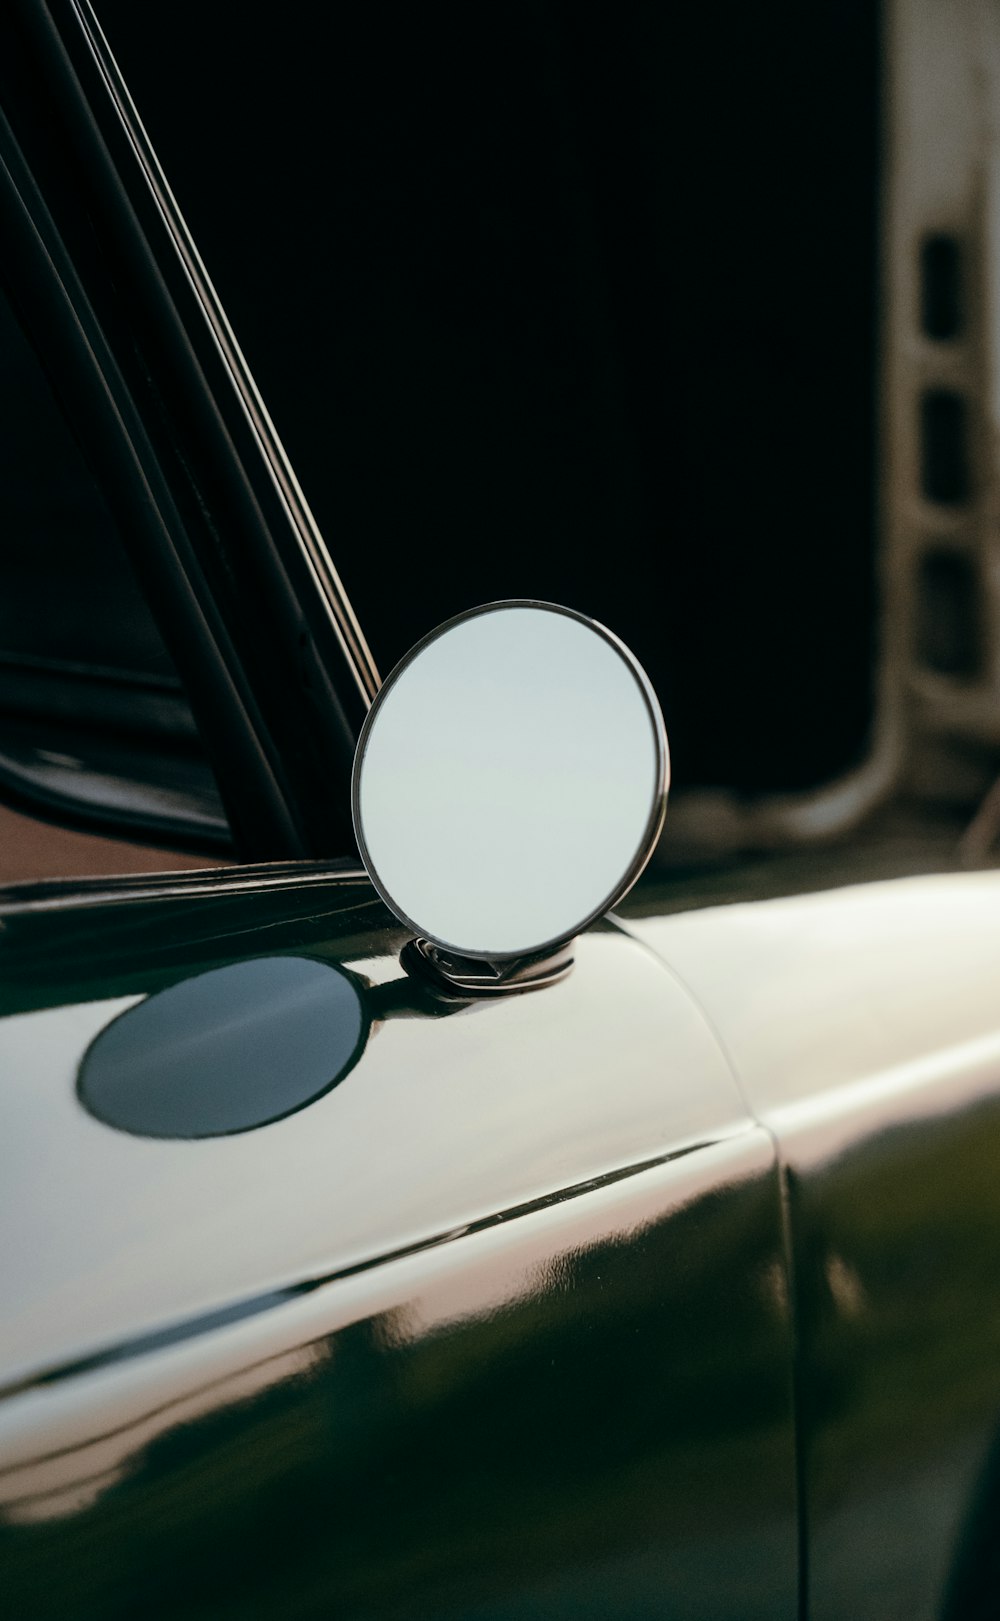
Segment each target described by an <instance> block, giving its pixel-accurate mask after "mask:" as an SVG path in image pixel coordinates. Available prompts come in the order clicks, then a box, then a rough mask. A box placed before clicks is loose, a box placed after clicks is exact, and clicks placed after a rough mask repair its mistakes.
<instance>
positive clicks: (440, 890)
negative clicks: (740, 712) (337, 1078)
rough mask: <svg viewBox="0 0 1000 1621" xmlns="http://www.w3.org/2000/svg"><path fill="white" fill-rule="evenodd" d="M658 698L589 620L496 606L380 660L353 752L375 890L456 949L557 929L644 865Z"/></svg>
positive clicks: (662, 781)
mask: <svg viewBox="0 0 1000 1621" xmlns="http://www.w3.org/2000/svg"><path fill="white" fill-rule="evenodd" d="M667 773H668V759H667V748H666V738H665V735H664V732H663V723H662V719H661V717H660V712H659V707H658V705H657V702H656V698H655V696H654V694H653V692H652V689H651V688H650V686H649V683H648V681H647V680H646V678H645V676H644V675H643V673H642V671H641V669H640V668H639V666H638V665H637V664H636V662H635V660H634V659H633V658H632V656H631V654H630V653H628V651H627V650H626V649H625V648H624V647H622V645H621V643H619V642H618V641H617V640H616V639H615V638H614V637H613V636H610V635H609V634H608V632H606V631H605V630H603V629H602V627H600V626H598V625H595V624H594V623H593V622H592V621H590V620H587V619H584V618H582V617H581V616H579V615H577V614H572V613H570V612H568V611H567V610H565V609H561V608H556V607H553V606H551V605H549V604H544V603H497V604H491V605H489V606H488V607H486V608H483V609H478V610H475V611H473V613H471V614H469V615H463V616H462V617H461V618H459V619H457V620H453V621H452V622H451V623H450V624H448V625H446V626H444V627H442V629H441V630H439V631H437V632H435V633H434V634H433V635H432V636H431V637H429V638H428V639H427V640H426V641H424V642H423V643H421V644H420V645H419V646H418V647H417V648H416V649H415V650H414V652H413V653H411V654H410V655H409V656H408V657H407V658H406V659H404V660H403V662H402V663H401V664H400V665H399V666H398V667H397V669H396V670H395V671H394V672H393V673H392V675H391V676H390V677H389V679H388V680H387V681H386V683H385V685H384V686H383V688H382V690H381V691H380V693H379V696H378V699H377V700H376V703H375V705H374V706H373V709H372V712H371V714H370V715H369V717H368V721H367V723H366V726H365V729H364V732H363V733H362V737H361V741H360V744H359V747H358V757H357V761H356V763H355V780H354V814H355V825H356V830H357V834H358V840H359V844H360V846H361V850H362V854H363V855H364V857H365V861H366V864H367V866H368V869H369V872H370V874H371V876H372V879H373V880H374V882H375V884H376V886H377V888H378V889H379V891H380V892H381V894H382V895H383V897H384V898H385V900H386V901H387V902H388V903H389V905H390V906H391V907H392V908H393V910H394V911H395V912H396V913H397V915H398V916H400V917H401V918H402V919H403V921H404V922H405V923H407V924H408V925H409V926H411V927H412V928H413V929H414V931H415V932H416V933H419V934H422V935H424V936H425V937H426V938H427V939H429V940H431V941H433V942H434V943H436V944H438V945H442V946H447V947H450V948H451V949H452V950H454V951H458V952H461V953H463V954H465V955H467V956H476V957H487V958H489V957H504V956H508V957H509V956H515V955H518V956H519V955H527V954H528V953H531V952H535V951H540V950H542V949H543V948H545V947H547V946H549V945H554V944H555V943H557V942H559V941H562V940H565V939H568V938H569V937H570V936H571V935H572V934H574V933H576V932H577V931H578V930H579V929H581V928H583V927H584V926H585V925H586V924H587V923H589V922H591V921H592V920H593V919H594V918H595V917H597V916H599V915H600V913H601V912H603V911H605V910H606V909H607V908H608V907H609V906H610V905H612V904H613V903H614V901H615V900H617V899H618V898H619V897H620V896H621V894H622V893H624V891H625V889H627V888H628V887H629V885H630V883H631V882H632V881H633V880H634V878H635V877H636V876H637V875H638V872H639V871H640V870H641V868H642V866H643V865H644V863H645V861H646V859H647V857H648V855H649V852H650V850H651V848H652V845H653V843H654V842H655V839H656V835H657V833H658V831H659V827H660V823H661V821H662V814H663V804H664V797H665V794H666V786H667Z"/></svg>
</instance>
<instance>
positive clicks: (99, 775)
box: [0, 297, 227, 884]
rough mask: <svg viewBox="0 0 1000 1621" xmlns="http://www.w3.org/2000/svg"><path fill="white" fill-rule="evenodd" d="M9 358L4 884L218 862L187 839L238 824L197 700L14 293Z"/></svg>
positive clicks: (1, 311)
mask: <svg viewBox="0 0 1000 1621" xmlns="http://www.w3.org/2000/svg"><path fill="white" fill-rule="evenodd" d="M0 353H2V354H3V357H4V365H3V369H2V371H0V582H2V588H0V884H4V883H10V882H15V881H19V880H23V879H34V878H46V877H71V876H84V875H88V874H90V875H93V874H103V873H111V872H138V871H152V870H158V869H163V868H173V867H186V866H204V865H205V864H206V859H207V858H206V855H205V854H197V853H186V852H185V850H184V846H185V845H186V844H188V845H189V844H192V843H194V844H195V845H201V846H202V847H203V848H204V849H206V850H208V849H211V848H212V847H213V846H214V847H216V848H217V849H218V850H219V851H220V857H219V858H217V859H220V858H221V854H222V853H224V852H225V850H226V846H227V830H226V824H225V817H224V813H223V811H222V806H221V802H220V800H219V796H218V790H217V788H216V786H215V782H214V779H213V776H212V772H211V769H210V766H209V763H208V760H207V758H206V756H205V753H204V750H203V748H202V747H201V744H200V740H199V738H198V734H197V730H196V728H195V724H194V720H193V718H192V714H191V709H190V706H189V704H188V701H187V698H186V696H185V694H184V691H183V689H182V686H181V683H180V680H179V678H178V676H177V673H176V671H175V669H174V667H173V664H172V662H171V659H170V657H169V654H168V653H167V650H166V648H165V647H164V645H163V642H162V639H161V637H160V635H159V632H158V631H157V628H156V624H155V621H154V618H153V615H152V614H151V612H150V609H149V606H148V604H147V603H146V601H145V598H144V597H143V594H142V592H141V591H140V589H139V586H138V584H137V581H136V579H135V576H134V574H133V571H132V568H131V565H130V563H129V560H128V557H127V554H126V552H125V549H124V547H123V546H122V544H121V540H120V538H119V536H118V535H117V533H116V532H115V528H114V525H113V523H112V519H111V517H110V514H109V512H108V509H107V507H106V505H105V502H104V500H103V499H102V496H101V492H100V490H99V488H98V486H97V484H96V482H95V481H94V479H93V477H92V475H91V473H90V471H89V468H88V466H87V464H86V462H85V461H84V459H83V456H82V454H81V452H80V450H79V448H78V446H77V444H76V442H75V440H74V439H73V437H72V434H71V432H70V430H69V427H68V426H67V423H66V421H65V420H64V418H63V416H62V415H61V413H60V410H59V408H58V406H57V403H56V400H55V397H54V394H53V391H52V389H51V387H50V385H49V382H48V380H47V378H46V376H45V374H44V373H43V371H42V369H41V367H40V365H39V363H38V361H37V359H36V357H35V355H34V353H33V351H32V349H31V348H30V347H29V345H28V343H27V341H26V339H25V337H24V335H23V333H22V332H21V329H20V327H19V325H18V323H17V321H16V319H15V317H14V315H13V312H12V310H11V308H10V306H9V304H8V303H7V301H6V300H5V299H3V298H2V297H0ZM109 835H110V836H109Z"/></svg>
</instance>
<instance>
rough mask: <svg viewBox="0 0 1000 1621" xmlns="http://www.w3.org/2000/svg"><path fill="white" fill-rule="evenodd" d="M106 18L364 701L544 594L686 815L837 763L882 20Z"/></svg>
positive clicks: (775, 10)
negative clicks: (607, 652) (436, 636)
mask: <svg viewBox="0 0 1000 1621" xmlns="http://www.w3.org/2000/svg"><path fill="white" fill-rule="evenodd" d="M97 10H98V13H99V16H100V17H101V20H102V22H103V24H104V26H105V28H106V31H107V33H108V35H109V38H110V41H111V44H112V47H113V49H114V51H115V53H116V55H117V57H118V59H119V62H120V65H121V67H122V69H123V72H124V74H125V77H126V80H127V81H128V83H129V85H130V88H131V89H132V92H133V95H134V97H135V99H136V102H137V104H138V107H139V110H140V113H141V115H142V117H143V119H144V121H145V123H146V125H147V128H148V130H149V132H150V135H151V137H152V140H153V143H154V145H155V147H156V149H157V151H158V154H159V156H160V159H161V161H162V163H163V165H164V168H165V170H166V172H167V176H168V179H169V180H170V182H171V184H172V186H173V188H174V191H175V193H176V195H177V198H178V201H179V204H180V207H181V210H182V212H183V213H184V215H185V217H186V219H187V221H188V224H189V226H190V228H191V230H192V232H193V235H194V237H195V240H196V242H197V244H198V245H199V247H200V249H201V252H202V254H203V256H204V258H205V260H206V263H207V266H208V270H209V273H210V275H211V276H212V278H213V280H214V282H215V284H216V287H217V289H218V291H219V294H220V296H221V298H222V301H223V304H224V305H225V307H226V309H227V312H228V314H229V316H230V318H231V320H232V322H233V325H234V327H235V330H236V334H237V337H238V339H239V340H240V342H241V344H242V345H243V347H244V349H245V352H246V354H247V357H248V359H249V362H250V366H251V368H252V370H253V371H254V374H255V376H256V378H257V381H258V384H259V385H260V388H261V391H262V393H263V395H264V399H265V401H266V403H267V405H268V407H269V409H270V411H271V413H272V415H273V417H274V419H275V422H276V425H277V428H278V431H279V433H280V434H281V436H282V438H283V439H284V442H285V445H286V448H287V450H288V452H289V454H290V456H291V459H292V463H293V465H294V466H295V468H296V471H297V473H298V475H299V477H300V480H301V482H302V484H303V486H304V489H305V493H306V496H307V498H308V500H309V501H310V503H311V505H312V506H313V509H314V511H315V513H316V516H317V519H318V521H319V524H320V527H321V529H322V530H323V532H324V534H325V536H326V539H327V542H328V544H329V546H330V549H331V552H332V553H333V556H334V560H335V562H336V564H337V567H338V569H339V570H340V572H341V574H342V577H343V579H344V581H345V583H346V585H347V588H348V590H349V592H350V594H351V597H352V600H353V602H354V605H355V608H356V609H357V611H358V614H359V616H360V619H361V622H362V625H363V627H364V629H365V631H366V633H367V635H368V637H369V640H370V642H371V644H372V647H373V651H374V653H375V656H376V659H377V661H378V663H379V665H380V667H381V669H382V672H383V674H385V673H387V671H388V669H389V668H390V667H391V665H392V664H393V663H394V662H395V660H396V659H397V658H398V657H400V656H401V655H402V653H403V652H405V650H406V649H407V647H408V646H409V645H410V644H411V643H412V642H413V641H414V640H415V639H416V638H417V637H418V636H419V635H421V634H423V633H424V632H425V631H427V630H428V629H430V628H431V627H432V626H433V625H434V624H436V623H437V622H439V621H440V620H442V619H443V618H445V617H447V616H448V615H449V614H451V613H454V612H457V611H459V610H460V609H462V608H463V607H466V606H470V605H472V604H474V603H476V602H480V601H484V600H488V599H490V598H494V597H501V596H538V597H543V598H550V599H555V600H561V601H564V602H566V603H568V604H570V605H571V606H574V607H577V608H580V609H582V610H584V611H586V612H589V613H592V614H594V615H596V616H597V617H599V618H600V619H602V620H604V621H605V622H606V623H607V624H609V625H610V626H611V627H612V628H613V629H615V630H617V631H618V632H619V634H621V635H622V636H623V637H624V638H625V639H626V640H627V641H629V642H630V643H631V644H632V646H633V647H634V649H635V651H636V652H637V654H638V655H639V657H640V659H641V660H642V661H643V663H644V664H645V665H646V666H647V668H648V670H649V672H650V675H651V676H652V678H653V681H654V684H655V685H656V687H657V689H658V691H659V693H660V697H661V700H662V702H663V705H664V710H665V713H666V718H667V725H668V730H669V732H670V736H671V744H672V752H673V757H674V768H675V774H674V780H675V784H676V785H678V786H684V785H692V784H726V785H729V786H733V787H736V788H738V789H743V790H746V791H749V792H753V791H756V790H767V789H795V788H803V787H808V786H811V785H813V784H816V783H820V782H824V781H828V780H830V779H831V778H833V777H835V776H837V775H839V774H840V773H841V772H842V771H843V770H845V769H846V768H847V767H849V766H850V765H851V764H853V763H855V762H856V761H858V760H859V759H860V758H861V757H863V755H864V752H865V749H866V744H867V739H868V735H869V730H870V725H871V720H872V710H871V704H872V697H871V693H872V670H873V661H874V657H875V651H876V650H875V646H874V608H875V602H874V587H873V551H874V539H875V534H874V509H875V487H874V466H875V462H874V456H875V442H874V439H875V434H874V391H875V320H876V306H875V286H876V230H877V219H876V203H877V191H878V179H879V177H878V113H877V104H876V103H877V95H876V92H877V81H878V72H879V63H878V47H879V42H878V18H877V8H876V7H875V5H873V4H871V3H865V0H817V3H815V4H813V5H812V6H809V7H805V6H802V5H801V3H796V4H793V3H791V0H777V3H771V4H769V5H768V6H767V7H766V8H760V7H746V6H744V5H737V4H734V3H730V0H727V3H724V4H721V5H719V4H717V5H714V6H704V7H697V8H695V7H689V8H685V7H680V6H668V5H664V4H662V3H659V4H651V5H645V6H643V5H627V4H626V5H618V4H616V5H611V4H610V3H608V4H605V5H602V6H599V7H586V6H577V5H572V4H565V5H560V4H531V5H527V4H507V5H505V6H503V7H499V6H497V7H493V6H487V7H479V6H476V7H470V6H466V5H459V4H440V3H437V4H434V3H432V4H427V5H421V6H413V5H409V6H402V5H387V4H385V3H380V0H369V3H367V4H365V5H363V6H347V5H344V6H332V5H330V6H328V5H325V4H309V3H306V0H286V3H283V4H282V5H280V6H277V5H266V6H265V5H262V4H258V3H246V0H169V3H168V0H145V3H144V4H143V5H142V6H136V5H135V4H134V3H132V0H97Z"/></svg>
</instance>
